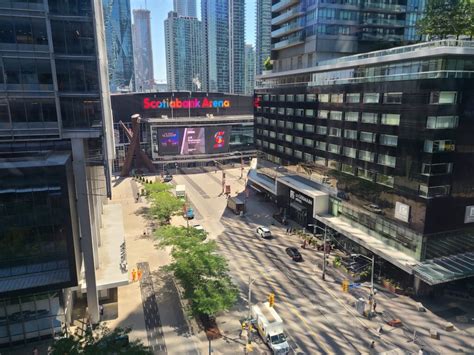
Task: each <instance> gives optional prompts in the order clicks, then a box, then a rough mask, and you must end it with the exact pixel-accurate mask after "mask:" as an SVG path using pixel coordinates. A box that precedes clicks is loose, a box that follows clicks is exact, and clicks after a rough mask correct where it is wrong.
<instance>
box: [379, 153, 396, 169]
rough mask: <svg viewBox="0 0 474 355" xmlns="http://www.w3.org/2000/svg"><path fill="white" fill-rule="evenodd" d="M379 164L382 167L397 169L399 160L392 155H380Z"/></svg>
mask: <svg viewBox="0 0 474 355" xmlns="http://www.w3.org/2000/svg"><path fill="white" fill-rule="evenodd" d="M377 162H378V163H379V164H380V165H385V166H390V167H391V168H394V167H395V164H396V163H397V158H396V157H392V156H391V155H385V154H379V157H378V160H377Z"/></svg>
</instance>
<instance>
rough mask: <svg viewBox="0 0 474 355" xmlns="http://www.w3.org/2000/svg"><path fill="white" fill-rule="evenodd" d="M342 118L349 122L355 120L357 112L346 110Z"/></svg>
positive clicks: (357, 117) (357, 118)
mask: <svg viewBox="0 0 474 355" xmlns="http://www.w3.org/2000/svg"><path fill="white" fill-rule="evenodd" d="M344 119H345V120H346V121H349V122H357V121H358V120H359V112H346V113H345V114H344Z"/></svg>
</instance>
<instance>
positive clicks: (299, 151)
mask: <svg viewBox="0 0 474 355" xmlns="http://www.w3.org/2000/svg"><path fill="white" fill-rule="evenodd" d="M295 158H298V159H303V152H302V151H301V150H295Z"/></svg>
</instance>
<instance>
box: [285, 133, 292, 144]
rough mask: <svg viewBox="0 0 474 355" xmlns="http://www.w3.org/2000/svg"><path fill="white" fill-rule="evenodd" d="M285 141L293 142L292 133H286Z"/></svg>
mask: <svg viewBox="0 0 474 355" xmlns="http://www.w3.org/2000/svg"><path fill="white" fill-rule="evenodd" d="M285 141H287V142H288V143H293V136H292V135H291V134H286V135H285Z"/></svg>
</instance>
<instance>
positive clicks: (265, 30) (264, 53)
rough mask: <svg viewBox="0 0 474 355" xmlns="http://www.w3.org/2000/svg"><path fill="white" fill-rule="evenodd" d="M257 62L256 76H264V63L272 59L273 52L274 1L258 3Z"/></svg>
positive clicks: (262, 0)
mask: <svg viewBox="0 0 474 355" xmlns="http://www.w3.org/2000/svg"><path fill="white" fill-rule="evenodd" d="M256 13H257V16H256V19H255V20H256V26H255V27H256V36H255V61H256V74H257V75H260V74H262V70H264V68H263V63H264V62H265V60H266V59H267V58H268V57H270V55H271V50H272V1H271V0H260V1H257V12H256Z"/></svg>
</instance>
